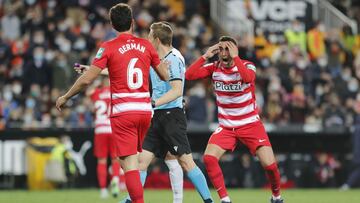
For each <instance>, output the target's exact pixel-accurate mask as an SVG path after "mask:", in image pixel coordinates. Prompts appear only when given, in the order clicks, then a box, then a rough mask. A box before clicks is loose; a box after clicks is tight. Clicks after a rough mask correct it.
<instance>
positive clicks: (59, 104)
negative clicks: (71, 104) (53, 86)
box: [55, 96, 67, 111]
mask: <svg viewBox="0 0 360 203" xmlns="http://www.w3.org/2000/svg"><path fill="white" fill-rule="evenodd" d="M66 102H67V99H66V97H65V96H61V97H59V98H58V99H57V100H56V105H55V106H56V108H57V110H58V111H61V107H62V106H64V104H66Z"/></svg>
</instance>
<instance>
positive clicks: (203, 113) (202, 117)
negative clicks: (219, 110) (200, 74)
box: [186, 82, 207, 123]
mask: <svg viewBox="0 0 360 203" xmlns="http://www.w3.org/2000/svg"><path fill="white" fill-rule="evenodd" d="M187 100H188V102H187V105H186V110H187V118H188V120H189V121H194V122H197V123H206V122H207V120H206V118H207V109H206V106H207V105H206V92H205V89H204V87H203V84H202V83H200V82H198V83H196V84H195V86H194V87H192V88H191V89H189V90H188V95H187Z"/></svg>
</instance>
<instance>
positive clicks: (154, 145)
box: [143, 108, 191, 158]
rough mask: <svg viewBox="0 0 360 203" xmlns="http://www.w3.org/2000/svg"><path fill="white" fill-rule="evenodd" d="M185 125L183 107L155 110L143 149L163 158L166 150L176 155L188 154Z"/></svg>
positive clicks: (189, 151) (188, 145)
mask: <svg viewBox="0 0 360 203" xmlns="http://www.w3.org/2000/svg"><path fill="white" fill-rule="evenodd" d="M186 127H187V124H186V117H185V113H184V110H183V109H180V108H172V109H162V110H155V112H154V116H153V118H152V120H151V126H150V128H149V131H148V133H147V135H146V137H145V140H144V143H143V149H144V150H147V151H150V152H152V153H154V154H155V156H156V157H158V158H165V156H166V154H167V152H168V151H169V152H170V153H171V154H173V155H177V156H181V155H183V154H190V153H191V149H190V144H189V140H188V138H187V135H186Z"/></svg>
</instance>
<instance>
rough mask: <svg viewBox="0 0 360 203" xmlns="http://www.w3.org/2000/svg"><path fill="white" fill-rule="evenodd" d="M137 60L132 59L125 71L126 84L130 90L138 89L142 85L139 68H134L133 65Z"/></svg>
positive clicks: (141, 75)
mask: <svg viewBox="0 0 360 203" xmlns="http://www.w3.org/2000/svg"><path fill="white" fill-rule="evenodd" d="M138 60H139V59H138V58H132V59H131V60H130V62H129V65H128V70H127V83H128V86H129V88H130V89H138V88H140V87H141V86H142V85H143V74H142V71H141V69H140V68H136V67H135V64H136V62H137V61H138Z"/></svg>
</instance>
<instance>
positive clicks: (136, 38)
mask: <svg viewBox="0 0 360 203" xmlns="http://www.w3.org/2000/svg"><path fill="white" fill-rule="evenodd" d="M133 40H134V41H135V42H137V43H140V44H142V45H145V46H152V44H151V43H150V41H149V40H147V39H145V38H141V37H136V36H134V37H133Z"/></svg>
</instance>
